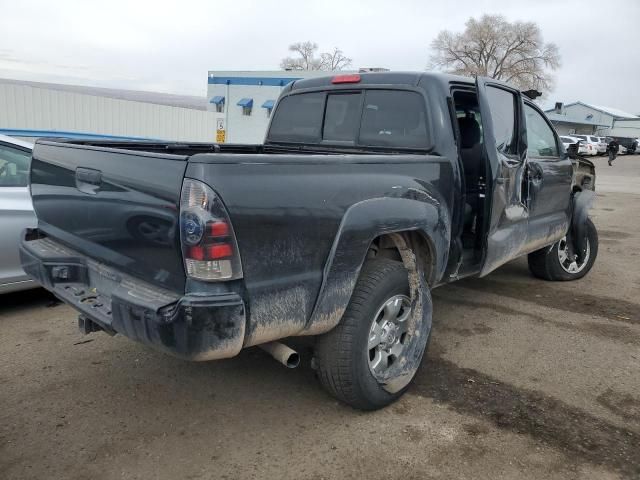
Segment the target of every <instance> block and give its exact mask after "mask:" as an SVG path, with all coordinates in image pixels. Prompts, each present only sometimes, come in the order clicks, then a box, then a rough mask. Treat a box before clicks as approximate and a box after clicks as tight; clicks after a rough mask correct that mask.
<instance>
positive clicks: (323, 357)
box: [316, 259, 431, 410]
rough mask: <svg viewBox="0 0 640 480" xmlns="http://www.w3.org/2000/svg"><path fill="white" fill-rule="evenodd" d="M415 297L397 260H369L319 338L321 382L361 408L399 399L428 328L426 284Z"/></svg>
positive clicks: (423, 347)
mask: <svg viewBox="0 0 640 480" xmlns="http://www.w3.org/2000/svg"><path fill="white" fill-rule="evenodd" d="M414 296H415V294H414ZM419 297H420V298H419V301H416V299H415V298H414V299H413V300H412V299H411V294H410V292H409V282H408V276H407V270H406V269H405V268H404V265H403V264H402V263H401V262H397V261H393V260H388V259H373V260H369V261H367V262H366V263H365V264H364V266H363V267H362V271H361V274H360V277H359V279H358V281H357V283H356V286H355V289H354V291H353V295H352V296H351V300H350V302H349V305H348V307H347V309H346V311H345V313H344V316H343V317H342V320H341V322H340V324H339V325H338V326H337V327H336V328H334V329H333V330H331V331H330V332H328V333H326V334H324V335H321V336H320V337H319V338H318V341H317V344H316V361H317V366H318V374H319V378H320V382H321V384H322V386H323V387H324V388H325V389H326V390H327V391H328V392H329V393H330V394H332V395H333V396H334V397H336V398H337V399H338V400H341V401H343V402H345V403H347V404H349V405H351V406H352V407H355V408H358V409H361V410H375V409H378V408H382V407H384V406H386V405H389V404H390V403H392V402H394V401H395V400H396V399H398V398H399V397H400V396H401V395H402V394H403V393H404V392H405V391H406V390H407V388H408V386H409V383H410V382H411V380H412V379H413V377H414V376H415V373H416V371H417V368H418V366H419V364H420V362H421V361H422V356H423V354H424V352H425V350H426V345H427V341H428V338H429V334H430V331H431V296H430V295H429V291H428V289H426V288H423V289H422V291H420V292H419ZM417 309H419V310H420V312H418V311H417Z"/></svg>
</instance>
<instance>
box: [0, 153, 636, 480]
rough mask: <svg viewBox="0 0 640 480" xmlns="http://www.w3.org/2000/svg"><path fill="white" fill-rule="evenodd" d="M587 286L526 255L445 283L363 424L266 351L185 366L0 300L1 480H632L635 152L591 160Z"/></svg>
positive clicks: (27, 303) (67, 312)
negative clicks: (554, 277) (402, 382)
mask: <svg viewBox="0 0 640 480" xmlns="http://www.w3.org/2000/svg"><path fill="white" fill-rule="evenodd" d="M596 163H597V169H598V170H597V174H598V190H599V195H598V201H597V205H596V207H595V209H594V210H593V212H592V215H593V217H594V221H595V223H596V225H597V227H598V229H599V235H600V252H599V255H598V260H597V262H596V265H595V267H594V270H593V271H592V272H591V273H590V274H589V275H588V276H587V277H586V278H584V279H583V280H581V281H578V282H570V283H548V282H544V281H539V280H536V279H534V278H532V277H531V276H530V274H529V273H528V270H527V265H526V261H525V260H522V259H520V260H517V261H515V262H512V263H510V264H508V265H506V266H504V267H502V268H500V269H499V270H498V271H496V272H494V273H492V274H491V275H489V276H488V277H487V278H484V279H469V280H464V281H461V282H458V283H456V284H455V285H451V286H446V287H442V288H439V289H437V290H435V291H434V292H433V296H434V308H435V315H434V318H435V319H434V334H433V339H432V342H431V346H430V350H429V355H428V358H426V360H425V361H424V364H423V366H422V369H421V370H420V372H419V373H418V376H417V378H416V382H415V384H414V386H413V387H412V388H411V390H410V391H409V392H408V394H407V395H405V396H404V397H403V398H402V399H401V400H400V401H399V402H397V403H396V404H395V405H393V406H391V407H389V408H386V409H384V410H382V411H378V412H373V413H362V412H357V411H354V410H352V409H350V408H348V407H345V406H343V405H341V404H339V403H337V402H336V401H334V400H332V399H331V398H330V397H328V396H327V395H326V394H325V393H324V392H323V391H322V390H321V389H320V387H319V385H318V383H317V382H316V381H315V379H314V376H313V371H312V370H311V369H310V368H309V367H308V363H309V362H308V355H306V358H305V360H306V361H305V362H304V363H305V365H304V366H302V367H300V368H298V369H297V370H293V371H291V370H286V369H285V368H283V367H282V366H280V365H279V364H277V363H276V362H274V361H273V360H272V359H271V358H269V357H267V356H266V355H265V354H264V353H262V352H261V351H260V350H256V349H250V350H246V351H244V352H243V353H242V354H241V355H239V356H238V357H236V358H234V359H230V360H226V361H218V362H211V363H200V364H192V363H186V362H182V361H180V360H177V359H174V358H171V357H168V356H165V355H162V354H160V353H156V352H154V351H150V350H147V349H145V348H144V347H142V346H140V345H137V344H134V343H132V342H130V341H128V340H127V339H125V338H122V337H114V338H111V337H108V336H107V335H105V334H92V335H89V336H81V335H80V334H79V333H78V332H77V329H76V320H75V319H76V315H75V314H74V312H73V311H72V310H71V309H70V308H68V307H66V306H65V305H60V304H55V303H54V302H52V299H51V298H50V297H49V296H48V294H46V292H43V291H42V290H34V291H31V292H23V293H20V294H13V295H6V296H4V297H2V298H1V299H0V478H2V479H4V480H9V479H29V478H37V479H43V478H49V479H57V478H64V479H83V478H91V479H94V480H100V479H115V478H118V479H121V478H126V479H129V478H131V479H133V478H140V479H151V478H154V479H172V480H175V479H183V478H185V479H217V478H228V479H236V478H268V479H272V478H278V479H334V478H335V479H346V478H353V479H361V478H368V479H377V478H384V479H403V480H408V479H430V478H457V479H463V478H474V479H478V478H487V479H489V478H490V479H497V478H505V479H506V478H531V479H547V478H558V479H567V478H569V479H571V478H575V479H578V478H580V479H583V478H586V479H609V478H640V298H638V292H639V291H640V243H639V240H640V227H639V226H638V218H639V216H638V211H639V209H640V187H638V182H637V181H638V178H639V177H640V156H633V157H632V156H628V157H620V158H619V159H618V160H617V161H616V164H615V165H614V166H613V167H608V166H607V165H606V160H605V159H603V158H598V159H596Z"/></svg>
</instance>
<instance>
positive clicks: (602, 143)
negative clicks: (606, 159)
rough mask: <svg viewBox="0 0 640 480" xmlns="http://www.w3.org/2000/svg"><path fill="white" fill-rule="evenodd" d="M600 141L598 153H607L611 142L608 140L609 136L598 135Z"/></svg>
mask: <svg viewBox="0 0 640 480" xmlns="http://www.w3.org/2000/svg"><path fill="white" fill-rule="evenodd" d="M596 138H597V139H598V142H599V147H598V153H599V154H601V155H606V153H607V148H609V142H607V137H596Z"/></svg>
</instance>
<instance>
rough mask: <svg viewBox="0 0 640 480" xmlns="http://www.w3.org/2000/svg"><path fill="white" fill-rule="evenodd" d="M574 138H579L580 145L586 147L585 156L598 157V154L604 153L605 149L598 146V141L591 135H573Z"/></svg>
mask: <svg viewBox="0 0 640 480" xmlns="http://www.w3.org/2000/svg"><path fill="white" fill-rule="evenodd" d="M573 136H574V137H575V138H579V139H580V141H581V143H582V144H583V145H584V146H585V147H586V149H587V151H586V153H585V155H592V156H593V155H598V153H606V151H607V149H606V147H605V148H604V151H601V150H602V147H601V146H600V140H598V137H594V136H593V135H573Z"/></svg>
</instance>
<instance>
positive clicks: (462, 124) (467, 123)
mask: <svg viewBox="0 0 640 480" xmlns="http://www.w3.org/2000/svg"><path fill="white" fill-rule="evenodd" d="M458 126H459V128H460V136H461V139H460V140H461V145H460V147H461V148H460V155H461V157H462V167H463V169H464V179H465V190H466V193H467V202H466V205H465V209H464V225H465V229H469V228H472V225H473V220H474V218H475V215H476V212H477V203H478V199H477V195H476V194H477V193H478V192H477V186H478V181H479V179H480V172H481V171H482V144H481V143H480V138H481V135H482V134H481V132H480V125H479V124H478V122H477V121H476V119H475V118H473V117H472V116H471V115H467V116H465V117H461V118H458Z"/></svg>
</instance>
